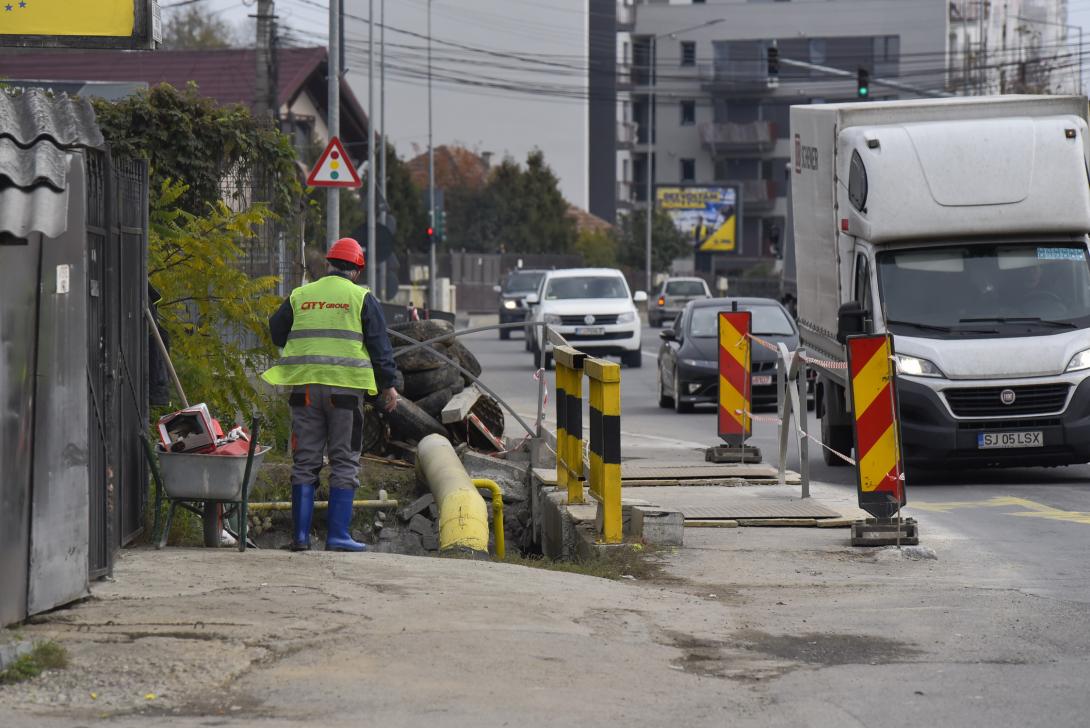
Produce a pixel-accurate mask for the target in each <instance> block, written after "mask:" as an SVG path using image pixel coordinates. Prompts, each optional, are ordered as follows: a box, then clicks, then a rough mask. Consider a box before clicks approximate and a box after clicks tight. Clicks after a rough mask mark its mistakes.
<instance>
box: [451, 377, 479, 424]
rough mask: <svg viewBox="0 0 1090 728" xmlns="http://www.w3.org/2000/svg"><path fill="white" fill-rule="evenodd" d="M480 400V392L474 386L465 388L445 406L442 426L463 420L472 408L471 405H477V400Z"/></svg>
mask: <svg viewBox="0 0 1090 728" xmlns="http://www.w3.org/2000/svg"><path fill="white" fill-rule="evenodd" d="M480 398H481V390H479V389H477V387H476V386H474V385H470V386H468V387H466V388H465V389H463V390H462V391H461V392H459V393H458V394H456V395H454V396H453V397H451V400H450V401H449V402H447V406H446V407H444V408H443V414H442V422H443V424H444V425H450V424H453V423H455V422H461V421H462V420H464V419H465V418H466V417H468V416H469V410H470V409H472V408H473V405H475V404H477V400H478V399H480Z"/></svg>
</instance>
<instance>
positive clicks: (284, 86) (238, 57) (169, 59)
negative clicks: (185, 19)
mask: <svg viewBox="0 0 1090 728" xmlns="http://www.w3.org/2000/svg"><path fill="white" fill-rule="evenodd" d="M327 58H328V55H327V52H326V49H325V48H320V47H314V48H281V49H278V50H277V51H276V67H277V74H276V75H277V84H276V87H277V94H276V97H277V98H276V101H277V105H278V111H279V117H280V122H281V128H282V129H283V130H284V131H285V132H287V133H290V134H292V136H293V138H294V139H295V141H296V144H297V146H299V147H300V148H302V147H304V146H306V145H307V144H309V143H310V141H311V140H312V139H313V140H317V141H318V142H320V143H323V144H324V143H325V142H327V141H328V139H329V135H328V129H327V128H326V123H325V119H326V115H327V110H328V86H327V81H326V75H327V72H328V71H327ZM0 80H2V81H3V83H4V84H5V85H8V86H16V87H18V86H25V87H38V88H54V89H55V90H57V91H67V92H69V93H72V92H73V91H76V92H78V93H81V94H82V95H107V94H112V95H114V96H116V95H117V94H119V93H129V92H131V90H132V88H134V87H138V86H139V85H146V86H155V85H158V84H161V83H169V84H170V85H172V86H175V87H177V88H184V87H185V86H186V85H188V84H189V83H195V84H196V85H197V88H198V90H199V91H200V93H201V95H203V96H206V97H208V98H211V99H214V100H215V101H217V102H219V103H221V104H243V105H244V106H247V107H249V108H251V109H255V108H256V107H257V93H256V89H257V51H256V50H254V49H253V48H225V49H207V50H160V51H77V52H65V51H33V52H27V51H20V52H17V53H4V54H0ZM87 82H93V83H87ZM81 87H83V88H84V90H82V91H81V90H80V89H81ZM340 95H341V103H340V126H341V140H342V141H343V142H344V143H345V145H346V146H347V147H348V151H349V154H351V155H352V156H353V158H355V159H356V160H357V161H359V160H362V159H363V158H365V157H366V155H367V114H366V113H365V112H364V110H363V107H362V106H360V103H359V101H358V100H357V99H356V96H355V94H354V93H353V92H352V89H351V87H350V86H349V85H348V83H347V82H346V81H344V80H343V79H342V80H341V93H340ZM107 97H109V96H108V95H107Z"/></svg>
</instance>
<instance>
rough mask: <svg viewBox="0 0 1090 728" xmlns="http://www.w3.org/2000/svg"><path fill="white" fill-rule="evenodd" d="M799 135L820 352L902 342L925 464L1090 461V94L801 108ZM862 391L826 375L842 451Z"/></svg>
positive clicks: (910, 408)
mask: <svg viewBox="0 0 1090 728" xmlns="http://www.w3.org/2000/svg"><path fill="white" fill-rule="evenodd" d="M791 131H792V136H793V140H794V151H793V155H792V163H793V170H792V189H791V193H792V213H793V218H794V220H793V225H794V230H793V233H794V245H795V257H796V264H797V270H798V272H797V281H798V315H799V327H800V331H801V334H802V341H803V345H804V346H806V347H807V348H808V349H809V350H810V351H811V352H812V353H813V354H814V355H816V356H817V357H819V358H823V359H827V360H832V361H840V362H842V361H844V347H843V339H844V337H845V336H846V335H849V334H852V333H864V332H867V333H870V332H890V333H893V334H894V336H895V339H896V348H897V352H898V360H899V368H900V373H899V376H898V389H899V394H900V399H901V414H902V437H903V444H904V450H905V456H906V459H907V460H908V461H909V462H910V463H918V464H931V465H935V466H941V465H945V464H951V463H955V462H957V463H966V464H982V465H992V464H1015V463H1017V464H1029V463H1041V464H1064V463H1082V462H1090V382H1087V377H1088V375H1090V263H1088V253H1087V233H1088V232H1090V180H1088V177H1087V169H1088V164H1090V144H1088V141H1090V140H1088V139H1087V101H1086V99H1085V98H1083V97H1058V96H1052V97H1048V96H998V97H970V98H956V99H938V100H920V101H894V102H877V103H857V104H831V105H817V106H794V107H792V109H791ZM845 383H846V382H845V372H844V370H843V369H838V368H835V367H831V366H830V367H826V368H824V369H819V377H818V387H817V391H816V393H815V394H816V398H817V402H818V405H817V409H818V415H819V416H820V417H821V419H822V427H821V429H822V437H823V439H824V441H825V443H826V444H827V445H829V446H830V447H832V448H834V449H836V450H838V451H840V452H847V451H848V450H850V449H851V443H852V438H851V415H850V412H849V411H848V403H847V399H846V396H845V388H844V385H845ZM826 461H827V462H829V463H830V464H836V463H839V462H841V461H840V460H839V459H837V458H836V457H835V456H832V455H830V454H828V453H826Z"/></svg>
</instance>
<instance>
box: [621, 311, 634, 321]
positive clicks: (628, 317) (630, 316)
mask: <svg viewBox="0 0 1090 728" xmlns="http://www.w3.org/2000/svg"><path fill="white" fill-rule="evenodd" d="M635 320H636V314H634V313H633V312H631V311H625V312H624V313H622V314H620V315H619V316H617V323H619V324H630V323H632V322H633V321H635Z"/></svg>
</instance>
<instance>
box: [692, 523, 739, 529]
mask: <svg viewBox="0 0 1090 728" xmlns="http://www.w3.org/2000/svg"><path fill="white" fill-rule="evenodd" d="M685 528H738V521H685Z"/></svg>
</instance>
